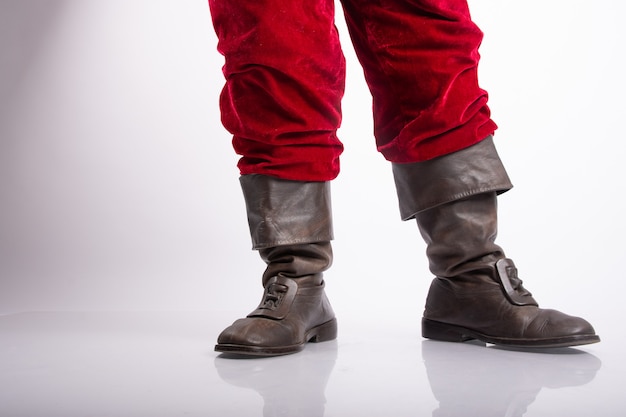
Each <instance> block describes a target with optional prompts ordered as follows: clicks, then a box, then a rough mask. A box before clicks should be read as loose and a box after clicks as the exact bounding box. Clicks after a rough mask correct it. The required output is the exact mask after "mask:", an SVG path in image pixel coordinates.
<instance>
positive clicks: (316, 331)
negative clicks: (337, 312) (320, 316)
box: [307, 319, 337, 343]
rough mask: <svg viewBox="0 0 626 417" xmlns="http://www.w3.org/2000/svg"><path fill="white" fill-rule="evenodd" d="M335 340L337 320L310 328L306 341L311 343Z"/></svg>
mask: <svg viewBox="0 0 626 417" xmlns="http://www.w3.org/2000/svg"><path fill="white" fill-rule="evenodd" d="M336 338H337V319H332V320H330V321H327V322H326V323H324V324H320V325H319V326H317V327H314V328H312V329H311V330H310V331H309V333H308V337H307V339H308V341H309V342H313V343H318V342H328V341H329V340H335V339H336Z"/></svg>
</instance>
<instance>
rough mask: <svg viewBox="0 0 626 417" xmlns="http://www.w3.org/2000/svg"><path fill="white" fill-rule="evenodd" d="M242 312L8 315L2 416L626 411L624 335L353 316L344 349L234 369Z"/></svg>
mask: <svg viewBox="0 0 626 417" xmlns="http://www.w3.org/2000/svg"><path fill="white" fill-rule="evenodd" d="M234 314H235V313H232V312H220V313H218V312H211V311H206V312H89V313H80V312H56V313H55V312H50V313H44V312H37V313H35V312H33V313H19V314H11V315H5V316H0V416H2V417H5V416H6V417H9V416H10V417H22V416H24V417H35V416H46V417H55V416H63V417H72V416H81V417H84V416H124V417H131V416H150V417H159V416H221V417H227V416H246V417H254V416H263V417H270V416H272V417H273V416H290V417H296V416H301V417H308V416H315V417H318V416H326V417H331V416H342V417H346V416H394V417H400V416H412V417H415V416H430V415H432V416H481V417H488V416H522V415H524V416H557V415H558V416H568V417H573V416H581V417H583V416H584V417H589V416H594V417H604V416H624V415H626V414H625V413H626V395H625V394H624V392H625V391H624V383H625V382H626V379H625V378H624V375H625V374H626V364H625V363H624V361H623V353H622V352H623V347H624V343H623V337H622V336H621V335H620V334H619V333H618V332H621V329H623V326H621V329H618V328H615V330H614V334H604V335H601V336H603V342H602V343H599V344H595V345H588V346H586V347H579V348H576V349H573V348H571V349H557V350H554V351H540V352H520V351H514V350H504V349H499V348H495V347H493V346H484V345H480V344H476V343H466V344H453V343H441V342H433V341H426V340H423V339H422V338H421V337H420V336H419V328H418V326H417V324H415V323H411V321H409V320H406V322H393V323H384V322H380V321H379V322H374V323H371V320H365V321H369V323H366V322H365V321H364V320H362V319H358V318H357V317H356V316H355V317H348V318H345V319H344V320H342V321H341V322H340V325H341V329H340V337H339V339H338V340H337V341H334V342H327V343H320V344H309V345H307V348H306V349H305V350H304V351H303V352H301V353H298V354H295V355H290V356H284V357H278V358H266V359H229V358H224V357H222V356H220V355H218V354H216V353H215V352H213V344H214V342H215V337H216V335H217V334H218V333H219V331H220V330H221V329H222V327H224V325H226V324H228V323H229V322H230V320H231V319H232V318H235V315H234ZM605 330H606V328H605Z"/></svg>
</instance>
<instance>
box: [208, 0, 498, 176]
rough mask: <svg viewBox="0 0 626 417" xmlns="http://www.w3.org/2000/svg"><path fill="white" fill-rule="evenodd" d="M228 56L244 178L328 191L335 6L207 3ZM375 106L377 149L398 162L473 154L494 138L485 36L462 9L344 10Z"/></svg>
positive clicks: (387, 2) (374, 2)
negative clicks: (482, 77) (323, 185)
mask: <svg viewBox="0 0 626 417" xmlns="http://www.w3.org/2000/svg"><path fill="white" fill-rule="evenodd" d="M209 5H210V8H211V16H212V19H213V24H214V28H215V31H216V33H217V35H218V50H219V51H220V52H221V53H222V54H223V55H224V57H225V64H224V67H223V72H224V76H225V78H226V84H225V86H224V89H223V91H222V94H221V96H220V110H221V115H222V122H223V124H224V126H225V128H226V129H227V130H228V131H229V132H231V133H232V134H233V146H234V149H235V151H236V152H237V153H238V154H240V155H241V159H240V160H239V164H238V166H239V169H240V172H241V174H243V175H245V174H263V175H269V176H274V177H278V178H283V179H289V180H299V181H328V180H331V179H333V178H335V177H336V176H337V175H338V173H339V157H340V154H341V152H342V150H343V145H342V143H341V141H340V140H339V139H338V137H337V129H338V128H339V126H340V124H341V99H342V96H343V92H344V84H345V59H344V56H343V53H342V49H341V44H340V41H339V36H338V33H337V30H336V27H335V5H334V3H333V0H236V1H235V0H209ZM342 6H343V10H344V15H345V17H346V22H347V25H348V29H349V31H350V37H351V40H352V43H353V45H354V48H355V51H356V53H357V56H358V58H359V61H360V63H361V65H362V67H363V71H364V73H365V78H366V81H367V84H368V86H369V89H370V91H371V93H372V97H373V117H374V136H375V138H376V145H377V149H378V150H379V151H380V152H381V153H382V155H383V156H384V157H385V158H386V159H387V160H389V161H391V162H395V163H411V162H420V161H425V160H429V159H433V158H436V157H438V156H441V155H445V154H449V153H452V152H455V151H458V150H460V149H464V148H466V147H469V146H471V145H473V144H475V143H477V142H479V141H481V140H482V139H484V138H486V137H487V136H489V135H490V134H492V133H493V132H494V130H495V129H496V125H495V123H494V122H493V121H492V120H491V118H490V113H489V108H488V107H487V93H486V92H485V91H484V90H482V89H481V88H480V87H479V85H478V80H477V66H478V62H479V54H478V47H479V45H480V43H481V41H482V36H483V35H482V32H481V31H480V29H479V28H478V27H477V26H476V25H475V24H474V23H473V22H472V20H471V17H470V13H469V9H468V6H467V1H466V0H420V1H412V0H342Z"/></svg>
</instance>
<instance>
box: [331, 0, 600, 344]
mask: <svg viewBox="0 0 626 417" xmlns="http://www.w3.org/2000/svg"><path fill="white" fill-rule="evenodd" d="M343 3H344V8H345V10H346V16H347V21H348V24H349V27H350V30H351V34H352V38H353V42H354V44H355V47H356V50H357V52H358V54H359V57H360V60H361V62H362V64H363V66H364V71H365V74H366V79H367V81H368V84H369V87H370V90H371V91H372V94H373V96H374V103H375V104H374V110H375V112H376V114H375V120H376V126H377V131H376V135H377V137H376V139H377V142H378V147H379V149H380V151H381V152H382V153H383V155H384V156H385V157H386V158H387V159H388V160H390V161H391V162H392V166H393V173H394V178H395V181H396V187H397V191H398V197H399V202H400V211H401V214H402V218H403V219H404V220H408V219H413V218H415V219H417V224H418V226H419V230H420V232H421V234H422V236H423V238H424V239H425V241H426V243H427V245H428V248H427V255H428V258H429V261H430V269H431V271H432V272H433V274H435V276H436V278H435V280H434V281H433V283H432V285H431V289H430V292H429V295H428V298H427V301H426V308H425V312H424V318H423V322H422V323H423V327H422V333H423V335H424V336H425V337H427V338H432V339H439V340H449V341H465V340H469V339H473V338H476V339H480V340H483V341H485V342H489V343H497V344H502V345H514V346H525V347H557V346H572V345H581V344H586V343H594V342H597V341H599V338H598V336H597V335H596V334H595V331H594V329H593V327H592V326H591V325H590V324H589V323H587V322H586V321H585V320H583V319H580V318H577V317H571V316H568V315H566V314H563V313H561V312H558V311H555V310H544V309H540V308H539V307H538V305H537V303H536V302H535V300H534V299H533V298H532V296H531V294H530V293H529V292H528V291H527V290H526V289H525V288H524V287H523V286H522V282H521V280H520V279H519V278H518V277H517V270H516V268H515V265H514V264H513V262H512V261H511V260H510V259H507V258H506V257H505V255H504V251H503V250H502V249H501V248H500V247H499V246H498V245H496V244H495V237H496V234H497V207H496V195H497V194H499V193H502V192H504V191H507V190H508V189H510V188H511V187H512V186H511V184H510V181H509V178H508V176H507V174H506V171H505V170H504V167H503V166H502V163H501V161H500V159H499V157H498V155H497V153H496V150H495V148H494V146H493V142H492V140H491V136H490V135H491V134H492V133H493V131H494V129H495V128H496V126H495V124H494V123H493V122H492V121H491V119H490V117H489V110H488V108H487V94H486V93H485V92H484V91H483V90H481V89H480V88H479V86H478V82H477V72H476V69H477V66H478V59H479V55H478V46H479V44H480V41H481V39H482V33H481V32H480V30H479V29H478V28H477V27H476V26H475V25H474V24H473V22H472V21H471V19H470V15H469V10H468V8H467V3H466V1H465V0H423V1H411V0H403V1H387V0H373V1H366V0H343Z"/></svg>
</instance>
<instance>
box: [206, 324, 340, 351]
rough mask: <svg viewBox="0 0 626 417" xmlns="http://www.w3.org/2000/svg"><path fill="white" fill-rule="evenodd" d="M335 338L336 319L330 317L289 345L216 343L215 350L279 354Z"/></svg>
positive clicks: (299, 349)
mask: <svg viewBox="0 0 626 417" xmlns="http://www.w3.org/2000/svg"><path fill="white" fill-rule="evenodd" d="M336 338H337V319H332V320H330V321H327V322H326V323H323V324H320V325H319V326H316V327H313V328H312V329H311V330H309V331H308V332H306V334H305V336H304V342H302V343H298V344H295V345H289V346H249V345H235V344H217V345H215V351H216V352H222V353H232V354H236V355H244V356H280V355H289V354H292V353H297V352H300V351H301V350H302V349H304V345H305V344H306V343H308V342H312V343H319V342H328V341H330V340H334V339H336Z"/></svg>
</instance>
